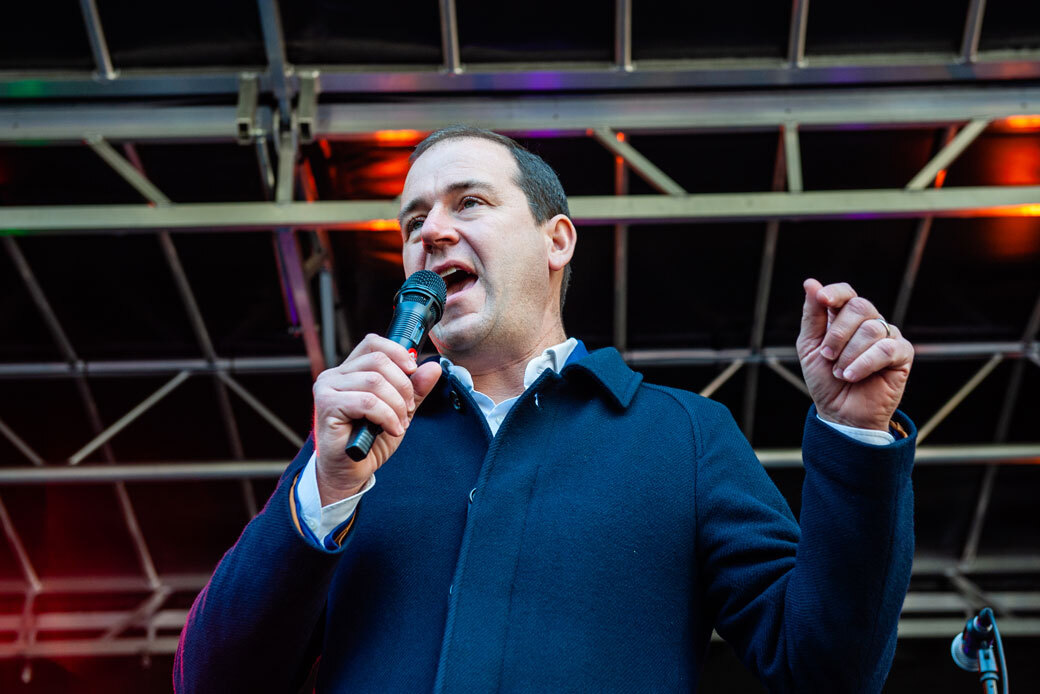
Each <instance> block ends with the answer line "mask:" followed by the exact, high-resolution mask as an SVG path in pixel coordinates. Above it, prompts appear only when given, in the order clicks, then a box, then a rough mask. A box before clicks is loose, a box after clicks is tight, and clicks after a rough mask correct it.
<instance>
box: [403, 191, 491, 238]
mask: <svg viewBox="0 0 1040 694" xmlns="http://www.w3.org/2000/svg"><path fill="white" fill-rule="evenodd" d="M464 190H483V191H486V192H488V193H491V194H492V195H496V194H497V193H498V189H497V188H495V186H493V185H491V184H490V183H488V182H487V181H477V180H472V181H456V182H455V183H452V184H449V185H448V187H447V188H445V189H444V191H443V192H442V193H441V195H445V194H452V193H459V192H461V191H464ZM425 204H426V200H425V199H424V198H421V197H420V198H412V199H411V200H409V201H408V204H407V205H405V206H404V207H402V208H401V212H400V214H398V215H397V221H398V223H399V224H401V226H402V227H403V226H404V220H405V217H407V216H408V215H410V214H411V213H412V212H415V210H416V209H418V208H420V207H422V206H424V205H425Z"/></svg>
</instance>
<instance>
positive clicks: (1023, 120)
mask: <svg viewBox="0 0 1040 694" xmlns="http://www.w3.org/2000/svg"><path fill="white" fill-rule="evenodd" d="M1004 125H1006V126H1007V127H1008V128H1009V129H1011V130H1040V116H1008V117H1007V118H1005V119H1004Z"/></svg>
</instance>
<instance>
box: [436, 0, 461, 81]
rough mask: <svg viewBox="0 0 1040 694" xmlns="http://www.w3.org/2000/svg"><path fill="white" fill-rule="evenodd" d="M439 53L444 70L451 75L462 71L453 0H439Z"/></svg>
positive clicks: (457, 26) (457, 24)
mask: <svg viewBox="0 0 1040 694" xmlns="http://www.w3.org/2000/svg"><path fill="white" fill-rule="evenodd" d="M440 14H441V55H442V56H443V67H444V70H445V71H446V72H447V73H448V74H451V75H457V74H459V73H460V72H462V63H461V61H460V58H459V22H458V17H457V16H456V14H455V0H440Z"/></svg>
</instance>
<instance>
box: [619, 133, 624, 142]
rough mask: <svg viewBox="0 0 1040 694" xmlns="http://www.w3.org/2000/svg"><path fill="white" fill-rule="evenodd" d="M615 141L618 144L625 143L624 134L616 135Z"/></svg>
mask: <svg viewBox="0 0 1040 694" xmlns="http://www.w3.org/2000/svg"><path fill="white" fill-rule="evenodd" d="M617 141H618V142H624V141H625V133H618V134H617Z"/></svg>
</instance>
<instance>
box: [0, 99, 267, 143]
mask: <svg viewBox="0 0 1040 694" xmlns="http://www.w3.org/2000/svg"><path fill="white" fill-rule="evenodd" d="M236 118H237V111H236V108H235V107H234V106H159V105H154V106H141V105H138V104H119V105H118V106H113V105H83V104H70V105H62V106H61V108H55V107H53V106H6V107H4V108H0V142H37V143H38V142H47V143H63V142H83V141H86V140H89V139H91V138H94V137H97V138H101V139H104V140H109V141H113V142H120V141H125V140H133V141H138V142H143V141H225V142H233V141H235V140H236V139H237V131H236ZM271 118H272V111H271V109H270V108H269V107H267V106H261V107H259V108H257V110H256V128H258V129H259V130H260V131H262V132H270V130H271Z"/></svg>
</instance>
